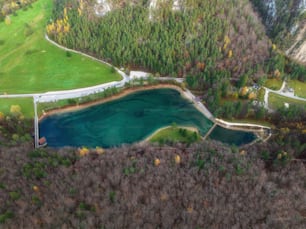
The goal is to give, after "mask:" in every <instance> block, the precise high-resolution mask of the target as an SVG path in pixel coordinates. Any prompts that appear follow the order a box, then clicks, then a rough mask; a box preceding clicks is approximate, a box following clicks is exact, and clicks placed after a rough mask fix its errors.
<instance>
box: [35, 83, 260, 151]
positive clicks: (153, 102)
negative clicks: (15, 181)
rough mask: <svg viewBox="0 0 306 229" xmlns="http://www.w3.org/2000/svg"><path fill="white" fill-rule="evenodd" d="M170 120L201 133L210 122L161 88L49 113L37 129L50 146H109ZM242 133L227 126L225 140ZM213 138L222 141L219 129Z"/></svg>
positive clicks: (136, 139) (137, 138)
mask: <svg viewBox="0 0 306 229" xmlns="http://www.w3.org/2000/svg"><path fill="white" fill-rule="evenodd" d="M173 123H175V124H176V125H178V126H180V125H182V126H192V127H196V128H198V129H199V131H200V133H201V135H202V136H204V135H205V133H207V132H208V130H209V129H210V128H211V127H212V125H213V123H212V122H211V121H210V120H209V119H207V118H206V117H205V116H204V115H203V114H202V113H201V112H200V111H198V110H197V109H196V108H195V107H194V106H193V105H192V103H191V102H190V101H189V100H187V99H185V98H183V97H182V96H181V95H180V92H179V91H177V90H175V89H168V88H167V89H165V88H163V89H151V90H144V91H138V92H134V93H132V94H129V95H127V96H124V97H122V98H119V99H116V100H112V101H109V102H106V103H101V104H98V105H94V106H90V107H87V108H84V109H82V110H77V111H71V112H66V113H59V114H54V115H50V116H48V117H46V118H44V119H43V120H42V121H41V122H40V124H39V129H40V136H44V137H46V139H47V141H48V146H51V147H62V146H75V147H78V146H88V147H96V146H101V147H104V148H109V147H113V146H119V145H121V144H125V143H127V144H130V143H134V142H139V141H142V140H143V139H145V138H146V137H148V136H149V135H151V134H152V133H153V132H155V131H156V130H157V129H159V128H161V127H165V126H169V125H172V124H173ZM220 128H221V127H220ZM222 129H223V128H222ZM214 132H215V131H213V133H214ZM221 132H222V131H221ZM231 132H233V138H232V140H234V141H233V142H231V134H230V133H231ZM234 133H235V134H234ZM237 134H238V135H237ZM241 134H243V135H244V134H246V133H245V132H243V133H240V134H239V133H237V131H231V130H229V133H227V135H226V136H225V137H224V138H226V140H227V141H225V142H226V143H229V144H237V143H236V142H237V136H238V137H239V136H241ZM247 135H250V136H251V135H252V136H254V134H252V133H247ZM220 136H221V135H220ZM212 138H213V139H217V140H221V141H222V139H219V134H218V133H217V134H213V135H212ZM222 138H223V137H222ZM238 139H240V140H238V145H240V144H242V143H243V144H244V143H248V142H244V140H245V138H243V137H242V138H238ZM253 139H254V138H253ZM247 141H249V139H247Z"/></svg>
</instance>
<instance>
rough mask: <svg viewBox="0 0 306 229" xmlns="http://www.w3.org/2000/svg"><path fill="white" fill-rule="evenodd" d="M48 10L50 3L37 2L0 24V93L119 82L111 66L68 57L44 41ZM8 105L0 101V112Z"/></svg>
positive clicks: (74, 55) (31, 91)
mask: <svg viewBox="0 0 306 229" xmlns="http://www.w3.org/2000/svg"><path fill="white" fill-rule="evenodd" d="M51 10H52V1H51V0H38V1H37V2H35V3H33V4H32V7H30V8H28V9H27V10H19V11H17V12H16V13H17V15H15V16H13V15H11V16H10V18H11V23H10V24H6V23H5V22H1V23H0V94H5V93H7V94H21V93H36V92H47V91H55V90H67V89H75V88H82V87H88V86H93V85H97V84H102V83H106V82H110V81H115V80H120V79H121V76H120V75H119V74H118V73H116V72H114V71H112V69H111V67H109V66H107V65H105V64H101V63H100V62H97V61H93V60H91V59H89V58H86V57H84V56H82V55H78V54H74V53H71V57H68V56H67V55H66V51H64V50H61V49H59V48H57V47H55V46H53V45H52V44H50V43H49V42H48V41H46V40H45V38H44V34H45V26H46V23H47V21H48V20H49V19H50V12H51ZM10 101H13V100H10ZM26 101H27V99H26ZM17 102H18V103H20V102H23V101H21V100H19V99H18V100H16V103H17ZM8 103H11V102H9V101H8V100H3V99H1V100H0V111H2V112H7V110H6V108H7V106H8ZM27 104H28V102H25V103H24V104H23V106H24V107H26V106H27ZM20 105H22V104H20ZM25 110H27V108H25Z"/></svg>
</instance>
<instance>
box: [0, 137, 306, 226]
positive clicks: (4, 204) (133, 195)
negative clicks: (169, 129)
mask: <svg viewBox="0 0 306 229" xmlns="http://www.w3.org/2000/svg"><path fill="white" fill-rule="evenodd" d="M31 151H32V145H31V144H24V145H23V146H19V147H9V148H8V147H2V148H0V168H1V171H0V203H1V205H0V221H1V219H2V221H5V222H4V223H2V224H0V228H2V227H3V228H133V229H134V228H306V219H305V211H306V192H305V185H306V183H305V182H306V170H305V165H303V164H302V163H299V162H294V163H293V164H292V163H291V164H288V165H285V166H283V167H282V168H281V169H278V170H273V171H271V170H267V169H266V168H265V165H264V162H263V161H262V160H260V159H258V157H256V156H255V155H254V151H251V150H250V151H248V150H246V151H245V152H244V153H239V152H235V153H234V151H233V150H231V149H230V148H228V147H225V146H223V145H221V144H220V143H217V142H210V141H204V142H202V143H200V144H195V145H192V146H189V147H187V146H185V145H176V147H159V146H152V145H147V144H143V145H134V146H123V147H122V148H115V149H109V150H105V152H104V153H102V154H98V153H97V152H95V151H94V150H92V151H91V152H90V153H89V154H87V155H86V156H83V157H80V156H79V153H78V151H77V149H68V148H66V149H60V150H58V151H57V152H55V150H51V149H43V150H40V151H34V152H33V151H32V152H31ZM27 152H31V153H27ZM255 153H256V152H255ZM177 156H179V158H180V163H177V162H178V160H176V161H175V158H176V159H177ZM155 159H159V160H160V164H159V165H155V164H154V161H155ZM1 217H2V218H1ZM3 217H4V218H5V220H3ZM10 218H12V219H10Z"/></svg>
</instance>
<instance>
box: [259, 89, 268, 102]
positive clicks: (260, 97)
mask: <svg viewBox="0 0 306 229" xmlns="http://www.w3.org/2000/svg"><path fill="white" fill-rule="evenodd" d="M265 93H266V90H265V89H264V88H263V87H261V88H260V89H259V90H258V94H257V98H258V101H260V102H264V100H265Z"/></svg>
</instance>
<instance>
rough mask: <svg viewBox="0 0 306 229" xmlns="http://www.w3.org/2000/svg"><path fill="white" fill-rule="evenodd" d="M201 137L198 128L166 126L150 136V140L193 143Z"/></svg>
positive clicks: (161, 142)
mask: <svg viewBox="0 0 306 229" xmlns="http://www.w3.org/2000/svg"><path fill="white" fill-rule="evenodd" d="M200 139H201V136H200V135H199V133H198V131H197V129H196V128H191V127H176V126H171V127H166V128H162V129H159V130H158V131H156V132H155V133H154V134H153V135H152V136H150V137H149V138H148V140H149V141H150V142H158V143H160V144H163V143H170V142H171V143H175V142H182V143H193V142H197V141H199V140H200Z"/></svg>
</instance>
